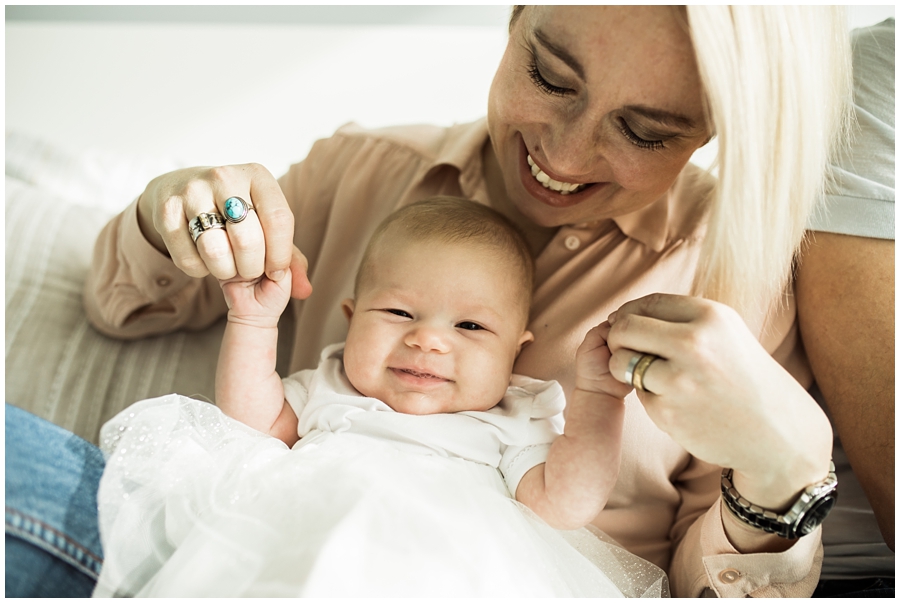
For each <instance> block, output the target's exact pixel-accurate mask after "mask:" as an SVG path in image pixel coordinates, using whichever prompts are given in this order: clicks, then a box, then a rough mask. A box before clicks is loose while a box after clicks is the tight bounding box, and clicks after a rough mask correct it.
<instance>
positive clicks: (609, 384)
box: [575, 322, 632, 398]
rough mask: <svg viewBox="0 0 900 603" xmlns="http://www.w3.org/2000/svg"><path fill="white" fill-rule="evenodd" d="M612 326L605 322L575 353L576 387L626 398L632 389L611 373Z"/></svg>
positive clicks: (588, 335)
mask: <svg viewBox="0 0 900 603" xmlns="http://www.w3.org/2000/svg"><path fill="white" fill-rule="evenodd" d="M609 329H610V324H609V322H603V323H601V324H599V325H597V326H596V327H594V328H593V329H591V330H590V331H588V333H587V335H585V336H584V341H583V342H582V343H581V345H580V346H578V351H577V352H575V387H576V388H577V389H580V390H583V391H587V392H593V393H599V394H607V395H610V396H613V397H615V398H624V397H625V396H627V395H628V394H629V393H630V392H631V390H632V387H631V386H630V385H626V384H624V383H622V382H621V381H618V380H617V379H615V378H614V377H613V376H612V373H610V372H609V359H610V357H611V356H612V354H611V353H610V351H609V346H607V344H606V338H607V336H608V335H609Z"/></svg>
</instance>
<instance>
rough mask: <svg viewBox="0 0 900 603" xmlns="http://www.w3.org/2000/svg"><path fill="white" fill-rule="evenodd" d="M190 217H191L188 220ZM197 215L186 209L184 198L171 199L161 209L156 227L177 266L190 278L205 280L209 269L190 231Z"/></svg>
mask: <svg viewBox="0 0 900 603" xmlns="http://www.w3.org/2000/svg"><path fill="white" fill-rule="evenodd" d="M188 212H190V213H188ZM188 215H190V216H191V217H190V218H188ZM196 215H197V213H195V212H194V211H193V210H187V209H186V208H185V199H184V198H183V197H181V196H178V197H170V198H169V199H167V200H166V201H165V202H164V203H163V204H162V206H161V207H160V212H159V214H158V216H159V217H158V219H157V220H156V224H155V227H156V230H157V232H159V234H160V236H161V237H162V240H163V242H164V244H165V248H166V250H167V251H168V254H169V256H170V257H171V258H172V262H174V264H175V266H177V267H178V268H179V269H180V270H181V271H182V272H184V273H185V274H187V275H188V276H192V277H194V278H203V277H204V276H206V275H207V274H209V268H207V266H206V262H204V261H203V258H201V257H200V252H199V251H198V250H197V245H196V244H195V243H194V240H193V239H192V238H191V235H190V232H189V231H188V222H189V220H190V219H191V218H193V217H194V216H196Z"/></svg>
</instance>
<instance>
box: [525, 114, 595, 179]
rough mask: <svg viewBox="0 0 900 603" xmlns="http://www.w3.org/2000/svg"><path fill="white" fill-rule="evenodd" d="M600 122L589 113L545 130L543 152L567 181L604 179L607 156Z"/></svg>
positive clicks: (551, 167) (549, 162) (551, 165)
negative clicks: (604, 152) (600, 174)
mask: <svg viewBox="0 0 900 603" xmlns="http://www.w3.org/2000/svg"><path fill="white" fill-rule="evenodd" d="M599 129H600V125H599V124H598V123H597V121H596V120H595V119H591V118H590V116H588V115H579V116H578V117H574V118H573V119H571V120H561V121H560V122H559V123H557V124H555V126H552V127H550V128H548V129H547V130H545V131H544V135H543V136H542V137H541V140H540V143H539V144H540V146H541V151H542V153H540V155H542V156H543V157H544V160H545V161H546V162H547V167H548V168H549V169H550V170H552V171H553V172H554V173H555V174H556V175H557V176H558V177H559V178H563V179H564V181H566V182H596V181H598V180H601V179H602V178H599V177H598V176H599V172H602V171H603V166H604V165H605V160H604V158H603V152H602V145H601V137H600V135H599Z"/></svg>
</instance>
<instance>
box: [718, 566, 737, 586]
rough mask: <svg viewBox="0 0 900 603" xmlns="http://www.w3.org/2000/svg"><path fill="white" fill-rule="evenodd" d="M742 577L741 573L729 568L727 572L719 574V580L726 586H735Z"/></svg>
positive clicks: (723, 571)
mask: <svg viewBox="0 0 900 603" xmlns="http://www.w3.org/2000/svg"><path fill="white" fill-rule="evenodd" d="M740 577H741V572H739V571H737V570H736V569H733V568H728V569H726V570H722V571H721V572H720V573H719V580H721V581H722V582H724V583H725V584H734V583H735V582H737V581H738V578H740Z"/></svg>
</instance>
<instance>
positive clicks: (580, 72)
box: [534, 29, 584, 80]
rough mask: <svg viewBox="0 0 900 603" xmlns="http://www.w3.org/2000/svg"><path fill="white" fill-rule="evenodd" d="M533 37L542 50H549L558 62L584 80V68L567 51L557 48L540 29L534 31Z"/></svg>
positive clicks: (560, 47)
mask: <svg viewBox="0 0 900 603" xmlns="http://www.w3.org/2000/svg"><path fill="white" fill-rule="evenodd" d="M534 37H535V38H537V41H538V42H540V43H541V45H542V46H543V47H544V48H546V49H547V50H549V51H550V52H551V53H552V54H553V55H554V56H556V57H557V58H558V59H559V60H560V61H562V62H563V63H565V64H566V65H568V66H569V67H570V68H571V69H572V71H574V72H575V74H576V75H577V76H578V77H580V78H581V79H582V80H584V67H582V66H581V63H579V62H578V60H577V59H576V58H575V57H573V56H572V55H571V54H569V51H567V50H566V49H565V48H563V47H562V46H559V45H557V44H555V43H554V42H552V41H550V39H549V38H548V37H547V34H545V33H544V32H542V31H541V30H540V29H535V30H534Z"/></svg>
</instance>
